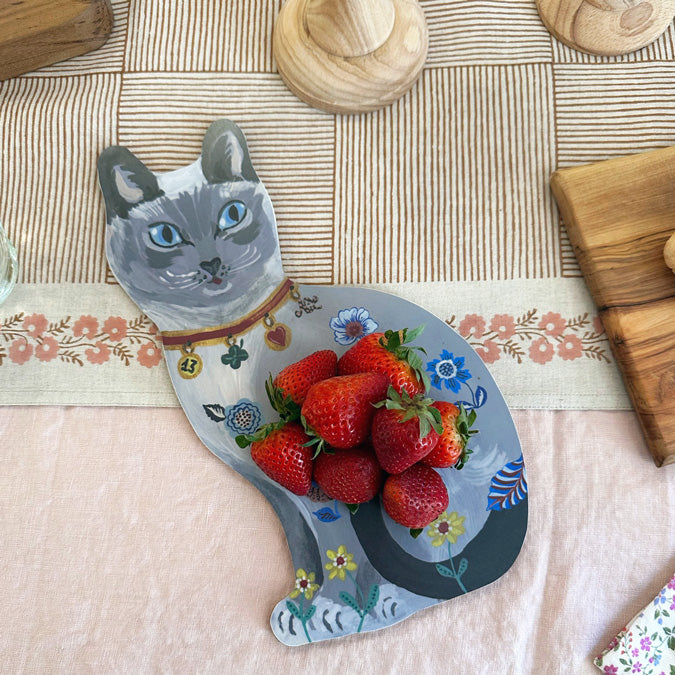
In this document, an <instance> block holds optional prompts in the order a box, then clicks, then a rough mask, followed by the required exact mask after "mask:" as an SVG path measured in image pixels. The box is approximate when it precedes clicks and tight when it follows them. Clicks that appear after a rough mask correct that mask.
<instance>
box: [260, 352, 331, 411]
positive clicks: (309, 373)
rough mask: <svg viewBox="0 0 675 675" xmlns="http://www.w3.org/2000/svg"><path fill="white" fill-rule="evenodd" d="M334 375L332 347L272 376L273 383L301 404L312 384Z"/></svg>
mask: <svg viewBox="0 0 675 675" xmlns="http://www.w3.org/2000/svg"><path fill="white" fill-rule="evenodd" d="M335 375H337V354H336V353H335V352H334V351H333V350H332V349H323V350H321V351H318V352H314V353H313V354H310V355H309V356H305V358H304V359H300V360H299V361H296V362H295V363H291V365H290V366H286V367H285V368H284V369H283V370H282V371H281V372H280V373H279V374H278V375H277V376H276V377H275V378H274V382H273V384H274V386H275V387H276V388H277V389H280V390H281V391H282V392H283V393H284V394H285V395H286V396H290V397H291V399H293V402H294V403H297V404H298V405H299V406H302V404H303V403H304V402H305V396H307V392H308V391H309V388H310V387H311V386H312V385H313V384H316V383H317V382H320V381H321V380H325V379H327V378H329V377H335Z"/></svg>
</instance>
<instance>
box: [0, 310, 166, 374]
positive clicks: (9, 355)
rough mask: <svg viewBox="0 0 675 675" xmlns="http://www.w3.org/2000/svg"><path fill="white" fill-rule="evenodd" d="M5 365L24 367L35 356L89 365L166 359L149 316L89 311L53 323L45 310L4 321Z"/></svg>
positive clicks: (1, 350) (0, 353) (0, 332)
mask: <svg viewBox="0 0 675 675" xmlns="http://www.w3.org/2000/svg"><path fill="white" fill-rule="evenodd" d="M0 337H2V338H3V340H2V341H0V366H1V365H4V364H5V363H6V362H7V359H8V360H9V362H11V363H14V364H17V365H23V364H24V363H27V362H28V361H30V360H31V359H33V358H35V359H37V360H38V361H42V362H44V363H46V362H49V361H53V360H54V359H60V360H61V361H63V362H65V363H70V364H74V365H78V366H84V365H85V362H87V363H91V364H94V365H100V364H102V363H105V362H106V361H109V360H111V359H118V360H119V361H121V362H122V363H123V364H124V365H125V366H130V365H133V364H136V363H138V364H140V365H141V366H145V367H146V368H154V367H155V366H157V365H158V364H159V363H160V361H161V360H162V348H161V346H160V344H159V339H158V334H157V327H156V326H155V325H154V324H153V323H152V321H150V319H148V318H147V317H146V316H144V315H140V316H138V317H136V318H134V319H125V318H123V317H121V316H109V317H108V318H107V319H103V320H100V319H98V318H96V317H95V316H91V315H89V314H87V315H83V316H81V317H80V318H79V319H75V320H73V319H71V317H69V316H68V317H66V318H65V319H60V320H58V321H56V322H49V321H48V320H47V317H46V316H45V315H44V314H29V315H26V314H24V313H20V314H15V315H14V316H11V317H9V318H7V319H5V320H4V321H3V322H2V324H1V325H0Z"/></svg>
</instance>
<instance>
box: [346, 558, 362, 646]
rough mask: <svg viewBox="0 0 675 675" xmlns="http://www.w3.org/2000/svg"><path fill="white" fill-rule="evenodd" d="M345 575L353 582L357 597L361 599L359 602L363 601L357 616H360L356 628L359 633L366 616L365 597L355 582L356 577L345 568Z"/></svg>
mask: <svg viewBox="0 0 675 675" xmlns="http://www.w3.org/2000/svg"><path fill="white" fill-rule="evenodd" d="M347 576H348V577H349V578H350V579H351V580H352V583H353V584H354V588H356V592H357V594H358V596H359V598H360V599H361V602H362V603H363V609H362V610H361V611H360V612H359V616H360V617H361V621H360V622H359V627H358V628H357V629H356V632H357V633H360V632H361V628H363V621H364V620H365V618H366V610H365V607H366V598H365V597H364V595H363V591H362V590H361V588H360V587H359V585H358V584H357V583H356V579H355V578H354V575H353V574H352V573H351V572H350V571H349V570H347Z"/></svg>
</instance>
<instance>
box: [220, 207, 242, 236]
mask: <svg viewBox="0 0 675 675" xmlns="http://www.w3.org/2000/svg"><path fill="white" fill-rule="evenodd" d="M246 211H247V209H246V204H244V202H240V201H232V202H228V203H227V204H225V206H223V210H222V211H221V212H220V218H219V220H218V228H219V229H221V230H227V229H228V228H230V227H234V226H235V225H239V223H241V221H242V220H244V217H245V216H246Z"/></svg>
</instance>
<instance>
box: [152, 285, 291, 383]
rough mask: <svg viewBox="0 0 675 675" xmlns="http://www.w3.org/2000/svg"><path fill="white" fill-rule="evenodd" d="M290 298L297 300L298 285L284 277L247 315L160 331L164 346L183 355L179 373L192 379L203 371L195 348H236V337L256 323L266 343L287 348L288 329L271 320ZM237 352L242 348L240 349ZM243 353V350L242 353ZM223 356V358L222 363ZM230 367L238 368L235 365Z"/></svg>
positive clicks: (289, 335)
mask: <svg viewBox="0 0 675 675" xmlns="http://www.w3.org/2000/svg"><path fill="white" fill-rule="evenodd" d="M289 299H292V300H295V301H296V302H297V301H299V300H300V293H299V291H298V287H297V285H296V284H294V283H293V282H292V281H291V280H290V279H285V280H284V281H283V282H282V283H281V284H280V285H279V286H278V287H277V288H276V289H275V290H274V292H273V293H272V294H271V295H270V296H269V297H268V298H267V300H265V302H263V303H262V304H261V305H259V306H258V307H257V308H256V309H254V310H253V311H252V312H249V313H248V314H247V315H246V316H244V317H242V318H240V319H238V320H237V321H233V322H232V323H226V324H223V325H220V326H212V327H209V328H202V329H201V330H199V331H197V332H193V331H185V330H180V331H163V332H162V335H161V337H162V343H163V345H164V349H172V350H173V349H179V350H180V351H181V352H183V357H182V358H181V359H180V360H179V362H178V372H179V374H180V375H181V377H184V378H186V379H191V378H193V377H196V376H197V375H199V373H200V372H201V370H202V366H203V364H202V360H201V358H200V357H199V355H198V354H197V353H195V347H198V346H205V345H215V344H226V345H227V346H228V347H230V350H231V351H232V350H234V351H237V347H238V345H237V337H238V336H240V335H243V334H244V333H247V332H248V331H250V330H251V329H252V328H254V327H255V326H257V325H262V326H263V327H264V329H265V335H264V339H265V344H266V345H267V346H268V347H269V348H270V349H273V350H275V351H281V350H283V349H286V347H288V345H289V344H290V343H291V329H290V328H289V327H288V326H287V325H286V324H283V323H280V322H278V321H276V320H275V319H274V311H275V310H276V309H278V308H279V307H281V305H283V304H284V303H286V302H287V301H288V300H289ZM239 351H242V350H241V349H239ZM244 353H245V352H244ZM225 359H226V357H225V356H224V357H223V362H224V363H226V361H225ZM230 365H232V367H235V368H236V367H238V365H234V363H233V364H230Z"/></svg>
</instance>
